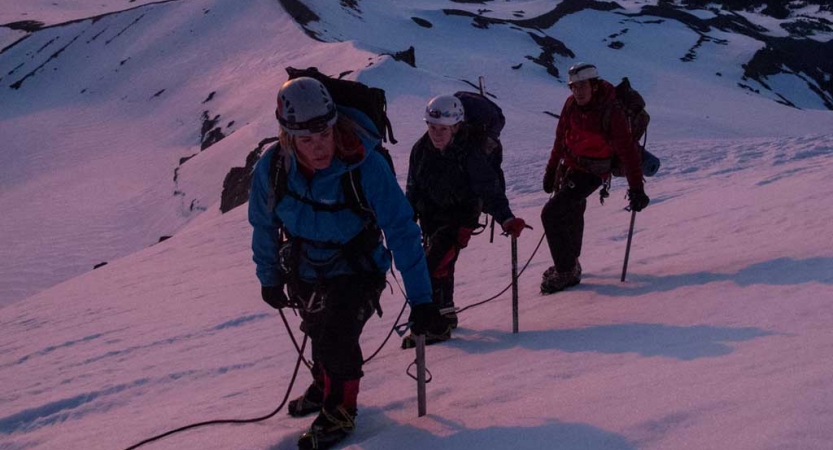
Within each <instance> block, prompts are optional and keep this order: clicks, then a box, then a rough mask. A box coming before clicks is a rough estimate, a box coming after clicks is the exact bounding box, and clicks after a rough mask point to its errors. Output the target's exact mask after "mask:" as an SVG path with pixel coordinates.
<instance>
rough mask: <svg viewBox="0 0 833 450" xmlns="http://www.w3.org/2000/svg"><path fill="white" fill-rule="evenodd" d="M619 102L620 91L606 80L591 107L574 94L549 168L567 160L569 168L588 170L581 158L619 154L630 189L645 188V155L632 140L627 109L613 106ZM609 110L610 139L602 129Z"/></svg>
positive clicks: (561, 121)
mask: <svg viewBox="0 0 833 450" xmlns="http://www.w3.org/2000/svg"><path fill="white" fill-rule="evenodd" d="M615 99H616V89H615V88H614V87H613V85H612V84H610V83H608V82H607V81H604V80H600V84H599V88H598V90H597V91H596V92H594V93H593V99H592V100H590V103H588V104H587V105H584V106H579V105H578V104H577V103H576V100H575V98H573V96H572V95H571V96H570V97H569V98H567V101H566V102H564V108H563V109H562V110H561V118H560V119H559V121H558V126H557V127H556V129H555V143H553V146H552V152H551V153H550V160H549V162H548V163H547V167H553V168H554V167H556V166H558V162H559V161H561V159H562V158H563V159H564V163H565V165H567V166H568V167H572V168H574V169H577V170H585V171H586V169H585V168H584V167H582V166H581V165H580V164H579V162H578V160H577V157H583V158H594V159H606V158H612V157H613V155H614V154H615V155H616V156H617V157H618V159H619V161H621V162H622V164H623V165H624V168H625V176H626V177H627V179H628V186H629V187H630V188H631V189H643V184H642V166H641V164H642V162H641V156H640V153H639V151H638V150H637V149H638V147H637V145H636V143H635V142H634V141H633V139H632V138H631V130H630V124H629V123H628V118H627V117H626V116H625V112H624V110H623V109H622V108H617V107H612V108H611V106H610V103H612V102H614V101H615ZM606 109H610V111H611V112H610V130H609V131H608V133H607V136H605V133H604V131H603V130H602V120H603V119H602V116H603V115H604V111H605V110H606ZM607 176H609V175H607Z"/></svg>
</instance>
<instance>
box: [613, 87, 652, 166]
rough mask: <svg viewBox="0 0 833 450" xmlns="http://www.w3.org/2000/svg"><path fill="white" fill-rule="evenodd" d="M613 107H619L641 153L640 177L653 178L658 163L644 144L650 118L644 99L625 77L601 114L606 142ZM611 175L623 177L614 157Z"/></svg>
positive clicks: (619, 164) (646, 138)
mask: <svg viewBox="0 0 833 450" xmlns="http://www.w3.org/2000/svg"><path fill="white" fill-rule="evenodd" d="M615 107H621V108H622V110H623V111H624V113H625V117H627V118H628V123H629V125H630V128H631V136H632V137H633V142H634V145H636V146H638V147H639V149H640V152H641V153H642V175H644V176H646V177H652V176H654V175H655V174H656V173H657V171H658V170H659V166H660V161H659V158H657V157H656V156H654V154H653V153H651V152H649V151H648V150H646V149H645V144H646V143H647V141H648V123H650V122H651V116H650V115H648V111H645V99H644V98H642V95H641V94H640V93H639V92H637V91H636V89H634V88H633V87H631V82H630V80H628V78H627V77H625V78H622V82H621V83H619V84H618V85H616V102H615V103H614V104H611V105H610V106H608V108H607V109H606V110H605V111H604V113H603V114H602V131H603V132H604V135H605V137H606V138H607V139H608V140H610V139H609V135H610V114H611V113H612V112H613V108H615ZM643 137H644V138H645V139H644V141H643V142H642V143H640V142H639V141H640V140H642V139H643ZM611 174H612V175H613V176H614V177H623V176H625V170H624V167H622V163H621V161H619V158H617V157H616V156H615V155H614V156H613V161H612V163H611Z"/></svg>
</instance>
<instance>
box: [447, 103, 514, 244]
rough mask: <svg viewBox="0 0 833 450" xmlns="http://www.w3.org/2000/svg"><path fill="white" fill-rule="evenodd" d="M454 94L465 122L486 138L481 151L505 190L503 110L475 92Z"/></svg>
mask: <svg viewBox="0 0 833 450" xmlns="http://www.w3.org/2000/svg"><path fill="white" fill-rule="evenodd" d="M454 96H455V97H457V98H458V99H460V103H462V104H463V111H464V113H465V123H466V124H467V125H468V126H469V127H471V128H472V129H474V130H476V132H479V133H483V134H484V135H485V136H486V137H487V138H488V139H485V141H484V145H483V152H484V153H485V154H486V159H487V160H488V161H489V163H490V164H491V166H492V167H493V168H494V170H495V172H496V173H497V174H498V177H499V179H500V187H501V189H504V190H505V189H506V178H505V176H504V174H503V168H502V167H501V166H502V164H503V145H502V144H501V142H500V132H501V131H503V127H504V126H506V117H505V116H504V115H503V110H502V109H500V106H498V105H497V104H496V103H495V102H493V101H491V100H489V98H487V97H486V96H485V95H482V94H480V93H477V92H468V91H459V92H456V93H454ZM487 219H488V217H487ZM491 222H492V225H491V229H492V232H491V233H492V239H493V238H494V226H495V218H494V217H492V221H491ZM486 225H487V224H485V223H482V224H480V226H481V227H483V228H484V229H485V227H486ZM481 232H483V230H479V231H476V232H474V233H472V234H480V233H481Z"/></svg>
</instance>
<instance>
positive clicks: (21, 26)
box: [1, 20, 43, 33]
mask: <svg viewBox="0 0 833 450" xmlns="http://www.w3.org/2000/svg"><path fill="white" fill-rule="evenodd" d="M1 26H4V27H6V28H11V29H12V30H19V31H25V32H27V33H31V32H33V31H37V30H39V29H41V27H43V22H38V21H37V20H21V21H19V22H11V23H7V24H5V25H1Z"/></svg>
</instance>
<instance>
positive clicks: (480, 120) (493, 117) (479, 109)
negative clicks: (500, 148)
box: [454, 91, 506, 142]
mask: <svg viewBox="0 0 833 450" xmlns="http://www.w3.org/2000/svg"><path fill="white" fill-rule="evenodd" d="M454 96H455V97H457V98H459V99H460V103H462V104H463V111H464V112H465V117H466V123H467V124H469V125H471V126H474V127H476V128H478V129H480V130H482V131H483V132H484V133H486V135H487V136H489V137H490V138H492V139H494V140H495V142H500V132H501V131H502V130H503V127H504V126H506V117H504V116H503V110H501V109H500V106H498V105H497V104H496V103H495V102H493V101H491V100H489V99H488V98H487V97H486V96H484V95H480V94H478V93H477V92H466V91H460V92H457V93H455V94H454Z"/></svg>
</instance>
